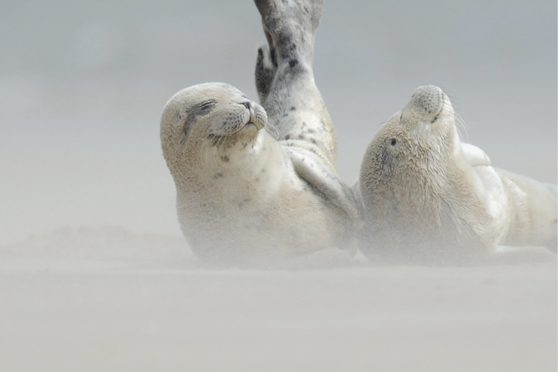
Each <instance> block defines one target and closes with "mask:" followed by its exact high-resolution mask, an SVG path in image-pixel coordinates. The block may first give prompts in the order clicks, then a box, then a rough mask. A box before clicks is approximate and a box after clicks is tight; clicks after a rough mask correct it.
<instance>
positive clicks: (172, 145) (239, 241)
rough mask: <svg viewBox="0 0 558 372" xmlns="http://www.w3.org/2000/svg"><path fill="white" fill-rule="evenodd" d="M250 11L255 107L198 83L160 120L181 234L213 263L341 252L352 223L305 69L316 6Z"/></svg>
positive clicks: (347, 194)
mask: <svg viewBox="0 0 558 372" xmlns="http://www.w3.org/2000/svg"><path fill="white" fill-rule="evenodd" d="M256 5H257V6H258V9H259V11H260V13H261V15H262V23H263V26H264V31H265V34H266V36H267V39H268V43H269V49H267V48H260V49H259V51H258V59H257V63H256V87H257V89H258V94H259V96H260V99H261V102H262V106H263V107H262V106H260V105H259V104H257V103H255V102H253V101H250V100H248V99H247V98H246V96H245V95H244V94H242V93H241V92H240V91H239V90H237V89H236V88H234V87H232V86H230V85H227V84H221V83H211V84H202V85H196V86H193V87H190V88H187V89H184V90H182V91H180V92H178V93H177V94H175V95H174V96H173V97H172V98H171V99H170V101H169V102H168V103H167V105H166V107H165V109H164V112H163V115H162V119H161V142H162V148H163V153H164V156H165V159H166V161H167V165H168V167H169V169H170V171H171V174H172V176H173V178H174V181H175V184H176V189H177V208H178V218H179V222H180V225H181V228H182V231H183V233H184V235H185V237H186V239H187V241H188V243H189V245H190V246H191V248H192V249H193V251H194V252H195V253H196V254H197V256H198V257H200V258H201V259H202V260H204V261H206V262H211V263H220V264H253V263H256V264H257V263H259V262H262V261H269V260H273V259H276V258H287V257H293V256H297V255H303V254H306V253H310V252H317V251H320V250H323V249H326V248H332V247H339V248H344V247H346V246H347V241H348V240H349V239H350V237H351V236H352V235H353V233H354V224H355V221H356V220H357V213H358V208H357V206H356V202H355V200H354V197H353V194H352V190H351V189H350V188H348V187H347V186H346V185H345V184H344V183H343V182H342V181H341V180H340V179H339V177H338V175H337V172H336V169H335V166H334V164H335V161H336V151H337V149H336V138H335V133H334V130H333V125H332V123H331V120H330V118H329V115H328V113H327V110H326V108H325V105H324V102H323V100H322V98H321V95H320V93H319V91H318V89H317V87H316V85H315V84H314V76H313V72H312V59H313V48H314V36H315V31H316V28H317V26H318V23H319V20H320V17H321V13H322V7H323V1H289V2H283V1H256ZM270 128H271V129H270Z"/></svg>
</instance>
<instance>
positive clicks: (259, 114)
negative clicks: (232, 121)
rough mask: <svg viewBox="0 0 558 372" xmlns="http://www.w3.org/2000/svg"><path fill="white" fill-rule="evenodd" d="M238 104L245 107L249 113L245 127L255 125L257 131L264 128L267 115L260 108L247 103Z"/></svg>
mask: <svg viewBox="0 0 558 372" xmlns="http://www.w3.org/2000/svg"><path fill="white" fill-rule="evenodd" d="M240 104H241V105H242V106H244V107H246V109H247V110H248V112H249V113H250V117H249V119H248V122H247V123H246V125H255V126H256V128H257V129H258V130H260V129H262V128H263V127H265V124H266V122H267V114H266V113H265V110H264V109H263V108H262V107H261V106H259V105H258V104H255V103H253V102H249V101H246V102H242V103H240Z"/></svg>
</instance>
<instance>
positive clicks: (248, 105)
mask: <svg viewBox="0 0 558 372" xmlns="http://www.w3.org/2000/svg"><path fill="white" fill-rule="evenodd" d="M241 105H242V106H244V107H246V108H247V109H248V110H250V108H251V107H252V105H251V104H250V102H248V101H246V102H242V103H241Z"/></svg>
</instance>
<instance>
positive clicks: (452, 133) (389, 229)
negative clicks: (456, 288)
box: [354, 85, 558, 262]
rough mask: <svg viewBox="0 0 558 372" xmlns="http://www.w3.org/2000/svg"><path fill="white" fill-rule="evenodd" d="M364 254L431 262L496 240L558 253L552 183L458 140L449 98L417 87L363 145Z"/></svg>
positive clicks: (488, 247)
mask: <svg viewBox="0 0 558 372" xmlns="http://www.w3.org/2000/svg"><path fill="white" fill-rule="evenodd" d="M354 191H355V196H356V198H357V200H358V201H359V203H360V204H361V206H362V208H363V215H364V227H363V230H362V233H361V234H360V236H359V247H360V249H361V250H362V252H363V253H364V254H365V255H366V256H367V257H368V258H369V259H371V260H377V259H388V260H393V259H395V260H398V261H405V260H413V261H415V260H421V261H428V262H435V261H441V260H451V259H454V258H463V257H465V256H473V255H477V254H481V255H482V254H484V253H482V252H487V251H493V250H494V249H495V248H496V246H497V245H508V246H510V245H511V246H529V245H530V246H546V247H548V248H549V249H551V250H553V251H556V245H557V240H556V239H557V238H556V230H557V225H556V220H557V207H558V202H557V199H556V186H555V185H548V184H543V183H540V182H537V181H535V180H532V179H529V178H527V177H522V176H519V175H516V174H513V173H509V172H506V171H502V170H499V169H495V168H493V167H492V166H491V163H490V159H489V158H488V156H487V155H486V154H485V153H484V152H483V151H482V150H481V149H479V148H478V147H476V146H473V145H471V144H467V143H462V142H461V140H460V137H459V133H458V130H457V127H456V124H455V117H454V111H453V107H452V104H451V102H450V99H449V98H448V96H447V95H446V94H445V93H444V92H443V91H442V90H441V89H440V88H438V87H435V86H432V85H427V86H422V87H419V88H418V89H417V90H416V91H415V92H414V93H413V95H412V97H411V99H410V101H409V103H407V105H406V106H405V107H403V109H402V110H401V111H399V112H397V113H396V114H395V115H394V116H393V117H392V118H391V119H389V120H388V121H387V122H386V123H385V124H384V125H383V127H382V128H381V129H380V131H379V132H378V134H377V135H376V136H375V137H374V139H373V140H372V142H371V143H370V145H369V146H368V148H367V150H366V153H365V155H364V159H363V162H362V166H361V170H360V177H359V180H358V182H357V184H356V185H355V187H354Z"/></svg>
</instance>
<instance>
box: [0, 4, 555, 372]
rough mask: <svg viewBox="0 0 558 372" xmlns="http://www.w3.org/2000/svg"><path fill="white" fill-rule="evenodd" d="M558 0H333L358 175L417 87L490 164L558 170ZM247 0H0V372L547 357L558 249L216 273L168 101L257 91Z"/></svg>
mask: <svg viewBox="0 0 558 372" xmlns="http://www.w3.org/2000/svg"><path fill="white" fill-rule="evenodd" d="M556 11H557V9H556V2H555V1H551V0H540V1H537V0H535V1H533V0H522V1H519V0H506V1H504V0H491V1H479V0H454V1H442V0H437V1H432V0H424V1H413V0H400V1H389V0H382V1H375V0H374V1H371V0H361V1H341V0H326V5H325V11H324V15H323V18H322V22H321V25H320V28H319V30H318V35H317V40H316V54H315V63H314V67H315V77H316V83H317V85H318V87H319V88H320V90H321V92H322V95H323V96H324V98H325V101H326V104H327V107H328V109H329V112H330V114H331V117H332V119H333V121H334V123H335V126H336V130H337V136H338V140H339V156H338V169H339V173H340V174H341V176H342V178H343V179H344V180H345V181H346V182H347V183H349V184H352V183H353V182H354V181H355V180H356V178H357V176H358V172H359V167H360V162H361V159H362V156H363V154H364V151H365V149H366V147H367V145H368V143H369V142H370V141H371V140H372V138H373V137H374V135H375V134H376V132H377V131H378V130H379V128H380V124H381V123H382V122H383V121H385V120H387V119H388V118H389V117H390V116H391V115H392V114H394V113H395V112H396V111H397V110H399V109H400V108H402V107H403V106H404V105H405V104H406V103H407V101H408V99H409V98H410V96H411V94H412V93H413V91H414V90H415V89H416V88H417V87H418V86H420V85H423V84H435V85H438V86H440V87H442V88H443V89H444V90H445V92H446V93H447V94H448V95H449V96H450V97H451V98H452V101H453V104H454V107H455V109H456V111H457V112H458V113H459V114H460V116H461V117H462V118H463V119H464V121H465V122H466V131H463V137H464V139H465V140H466V141H469V142H471V143H473V144H475V145H477V146H479V147H480V148H482V149H483V150H484V151H485V152H486V153H487V154H488V155H489V156H490V158H491V160H492V163H493V165H495V166H496V167H500V168H503V169H506V170H509V171H513V172H517V173H520V174H523V175H526V176H530V177H533V178H535V179H538V180H540V181H544V182H552V183H556V177H557V126H556V117H557V112H556V106H557V93H556V85H557V84H556V79H557V76H556V68H557V62H556V56H557V47H556V44H557V40H556V26H557V22H556ZM264 41H265V38H264V35H263V32H262V30H261V24H260V18H259V14H258V13H257V11H256V7H255V6H254V4H253V2H252V1H251V0H242V1H240V0H220V1H217V0H204V1H193V0H184V1H169V0H159V1H157V2H155V1H153V2H148V1H143V0H136V1H130V0H112V1H107V0H97V1H82V0H77V1H69V0H50V1H38V0H26V1H11V0H0V300H1V306H0V369H1V370H2V371H4V370H5V371H16V370H17V371H26V370H28V371H38V370H53V371H95V372H98V371H129V370H134V371H159V370H160V371H190V370H191V371H242V372H248V371H266V372H272V371H305V372H306V371H370V370H374V371H388V372H393V371H410V372H420V371H425V372H433V371H444V372H447V371H451V372H460V371H463V372H469V371H475V372H494V371H507V372H512V371H521V372H532V371H537V372H546V371H548V372H551V371H553V372H555V371H556V365H557V364H556V363H557V358H556V355H557V354H556V353H557V352H556V350H557V347H556V346H557V333H556V322H557V317H556V314H557V301H556V299H557V293H556V283H557V281H556V275H557V270H556V255H555V254H554V253H549V251H548V250H546V249H538V250H537V249H532V248H526V249H524V250H521V249H517V251H514V250H511V253H510V254H509V255H508V256H506V255H503V256H499V255H496V256H495V257H492V256H489V255H487V258H486V261H482V260H481V261H479V262H478V263H475V264H463V265H455V266H445V267H433V266H378V265H377V263H374V262H371V263H366V262H363V261H358V260H357V261H356V262H353V263H352V264H351V265H348V266H346V267H338V268H322V269H321V270H298V271H297V270H293V271H285V270H284V271H281V270H275V271H264V270H251V271H250V270H239V269H234V268H232V269H208V268H206V267H204V266H203V265H202V264H200V263H199V262H197V261H196V259H195V257H193V255H192V252H191V251H190V250H189V249H188V248H187V246H186V243H185V240H184V238H183V237H182V235H181V233H180V228H179V225H178V222H177V217H176V208H175V199H176V197H175V187H174V183H173V180H172V177H171V175H170V172H169V171H168V169H167V166H166V164H165V161H164V159H163V156H162V151H161V148H160V140H159V119H160V115H161V112H162V110H163V107H164V105H165V103H166V102H167V100H168V99H169V98H170V97H171V96H172V95H173V94H174V93H175V92H177V91H178V90H180V89H182V88H185V87H188V86H190V85H193V84H198V83H204V82H211V81H213V82H216V81H218V82H226V83H230V84H232V85H234V86H236V87H237V88H239V89H240V90H242V91H244V92H245V93H246V94H247V95H248V96H249V97H250V98H251V99H254V100H255V99H256V98H257V95H256V92H255V88H254V78H253V70H254V64H255V59H256V50H257V47H258V46H259V45H260V44H262V43H264Z"/></svg>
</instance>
